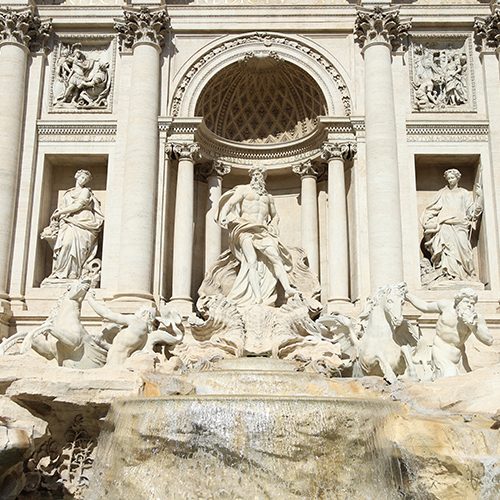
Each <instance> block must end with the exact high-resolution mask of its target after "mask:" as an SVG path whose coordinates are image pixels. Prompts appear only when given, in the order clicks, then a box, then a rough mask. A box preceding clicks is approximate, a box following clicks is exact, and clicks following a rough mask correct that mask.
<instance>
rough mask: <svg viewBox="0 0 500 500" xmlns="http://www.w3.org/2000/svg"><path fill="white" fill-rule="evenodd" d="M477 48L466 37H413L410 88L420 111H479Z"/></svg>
mask: <svg viewBox="0 0 500 500" xmlns="http://www.w3.org/2000/svg"><path fill="white" fill-rule="evenodd" d="M472 54H473V48H472V40H471V38H470V36H467V35H465V34H463V35H462V34H447V35H436V34H434V35H430V34H415V35H412V43H411V49H410V89H411V102H412V107H413V110H414V111H416V112H446V113H450V112H471V111H476V91H475V79H474V69H473V68H474V64H473V58H472Z"/></svg>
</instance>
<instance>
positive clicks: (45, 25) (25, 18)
mask: <svg viewBox="0 0 500 500" xmlns="http://www.w3.org/2000/svg"><path fill="white" fill-rule="evenodd" d="M51 30H52V19H47V20H45V21H42V20H41V19H40V18H39V17H38V16H37V15H35V14H33V12H32V10H31V9H27V10H26V9H23V10H12V9H9V8H6V9H0V44H1V43H5V42H10V43H12V42H14V43H18V44H20V45H24V46H25V47H26V48H28V49H29V50H31V51H33V52H36V51H37V50H40V49H43V48H44V47H45V44H46V43H47V40H48V39H49V37H50V32H51Z"/></svg>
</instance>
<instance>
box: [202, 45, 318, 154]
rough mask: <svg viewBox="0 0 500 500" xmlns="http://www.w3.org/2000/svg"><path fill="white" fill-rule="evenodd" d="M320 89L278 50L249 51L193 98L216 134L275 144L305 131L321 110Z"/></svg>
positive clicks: (312, 124) (237, 140) (309, 129)
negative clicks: (250, 52)
mask: <svg viewBox="0 0 500 500" xmlns="http://www.w3.org/2000/svg"><path fill="white" fill-rule="evenodd" d="M326 112H327V104H326V101H325V98H324V96H323V93H322V92H321V89H320V88H319V86H318V85H317V84H316V82H315V81H314V80H313V78H312V77H311V76H310V75H309V74H307V73H306V72H305V71H304V70H302V69H301V68H299V67H298V66H296V65H294V64H292V63H289V62H287V61H283V60H281V59H280V58H279V57H278V56H277V55H273V54H272V53H271V54H269V53H268V54H266V55H263V56H258V55H253V54H251V55H248V56H246V57H244V58H243V59H242V60H240V61H239V62H236V63H233V64H231V65H229V66H227V67H226V68H224V69H223V70H221V71H220V72H219V73H217V74H216V75H215V76H214V77H213V78H212V79H211V80H210V81H209V82H208V83H207V85H206V86H205V88H204V89H203V91H202V93H201V95H200V98H199V99H198V101H197V103H196V115H197V116H202V117H203V120H204V123H205V126H206V127H207V128H208V129H209V130H210V131H211V132H213V133H214V134H215V135H217V136H219V137H222V138H224V139H228V140H230V141H235V142H239V143H245V144H256V145H257V144H280V143H286V142H290V141H294V140H297V139H300V138H302V137H304V136H307V135H309V134H310V133H311V132H313V131H314V130H315V129H316V128H317V126H318V122H319V120H318V117H319V116H321V115H325V114H326Z"/></svg>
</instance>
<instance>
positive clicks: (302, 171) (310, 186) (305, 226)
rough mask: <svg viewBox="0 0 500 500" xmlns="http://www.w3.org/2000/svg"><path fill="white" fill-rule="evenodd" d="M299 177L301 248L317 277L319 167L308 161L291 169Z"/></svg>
mask: <svg viewBox="0 0 500 500" xmlns="http://www.w3.org/2000/svg"><path fill="white" fill-rule="evenodd" d="M292 170H293V171H294V172H295V173H296V174H298V175H300V179H301V188H300V198H301V207H300V214H301V216H300V218H301V228H302V229H301V233H302V236H301V240H302V248H303V249H304V250H305V252H306V255H307V258H308V260H309V267H310V268H311V270H312V271H313V272H314V273H316V274H317V275H319V230H318V190H317V185H316V180H317V178H318V176H319V174H320V167H316V166H315V165H313V163H312V162H311V161H310V160H309V161H306V162H304V163H300V164H298V165H295V166H293V167H292Z"/></svg>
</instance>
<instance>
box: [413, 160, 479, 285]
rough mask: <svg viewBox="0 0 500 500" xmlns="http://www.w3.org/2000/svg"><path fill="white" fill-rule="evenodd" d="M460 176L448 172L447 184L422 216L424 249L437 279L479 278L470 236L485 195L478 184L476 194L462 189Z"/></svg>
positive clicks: (467, 279) (463, 279)
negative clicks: (429, 257) (427, 252)
mask: <svg viewBox="0 0 500 500" xmlns="http://www.w3.org/2000/svg"><path fill="white" fill-rule="evenodd" d="M461 176H462V175H461V173H460V172H459V171H458V170H457V169H455V168H452V169H449V170H446V172H445V173H444V178H445V179H446V181H447V183H448V185H447V186H445V187H444V188H442V189H440V190H439V191H438V192H437V194H436V196H435V198H434V200H433V201H432V202H431V203H430V204H429V205H428V206H427V207H426V208H425V211H424V213H423V216H422V226H423V228H424V240H425V248H426V249H427V250H428V251H429V253H430V254H431V264H432V267H433V269H434V271H435V273H436V276H435V278H434V279H438V280H439V279H445V280H459V281H473V280H475V279H476V275H475V270H474V261H473V258H472V245H471V234H472V230H473V228H474V226H475V223H476V221H477V219H478V218H479V216H480V215H481V213H482V211H483V195H482V189H481V186H480V185H479V184H476V186H475V192H474V195H473V194H472V193H471V192H470V191H468V190H467V189H464V188H461V187H459V185H458V183H459V181H460V177H461Z"/></svg>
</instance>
